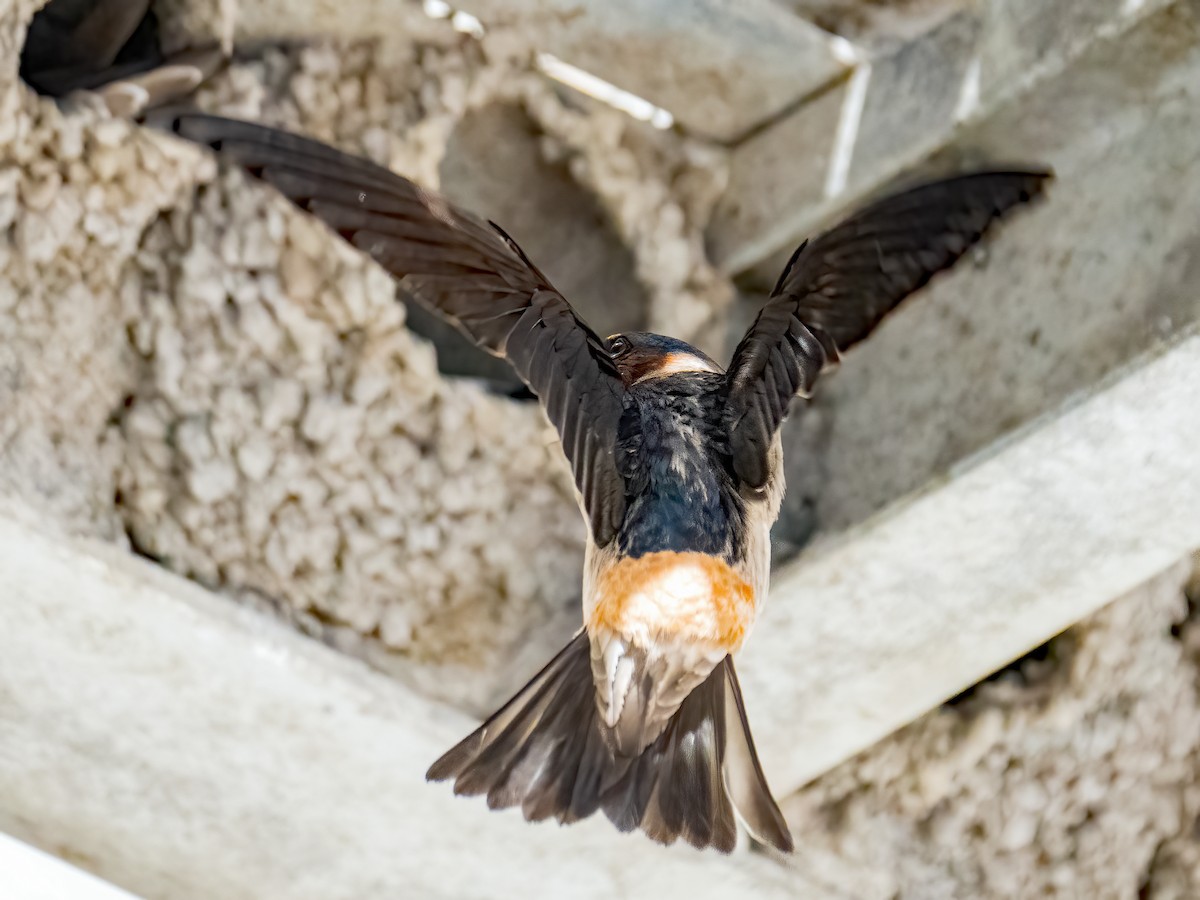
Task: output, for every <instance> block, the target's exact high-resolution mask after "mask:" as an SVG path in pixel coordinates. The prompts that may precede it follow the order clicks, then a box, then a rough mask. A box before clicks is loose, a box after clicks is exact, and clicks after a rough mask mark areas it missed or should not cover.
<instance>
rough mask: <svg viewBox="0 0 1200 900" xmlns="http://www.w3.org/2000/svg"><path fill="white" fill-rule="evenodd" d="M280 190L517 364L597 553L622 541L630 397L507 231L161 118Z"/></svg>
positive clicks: (215, 120)
mask: <svg viewBox="0 0 1200 900" xmlns="http://www.w3.org/2000/svg"><path fill="white" fill-rule="evenodd" d="M151 124H155V125H158V126H160V127H161V126H165V127H168V128H170V130H172V131H174V132H175V133H176V134H178V135H180V136H182V137H185V138H188V139H189V140H192V141H196V142H199V143H201V144H205V145H208V146H209V147H211V148H213V149H214V150H216V151H217V152H218V154H219V155H220V156H221V157H223V158H225V159H228V160H230V161H232V162H235V163H238V164H240V165H241V166H243V167H244V168H246V169H248V170H249V171H250V172H251V173H252V174H253V175H255V176H257V177H259V178H261V179H263V180H264V181H266V182H268V183H270V184H271V185H273V186H274V187H275V188H276V189H277V190H279V191H280V192H281V193H282V194H283V195H284V196H285V197H287V198H288V199H289V200H291V201H292V202H293V203H295V204H296V205H297V206H299V207H301V208H302V209H305V210H307V211H308V212H310V213H312V215H314V216H315V217H316V218H317V219H319V220H321V221H322V222H324V223H325V224H326V225H328V226H329V227H330V228H331V229H333V230H334V231H335V232H337V233H338V234H339V235H341V236H342V237H343V238H344V239H345V240H347V241H348V242H349V243H351V244H353V245H354V246H355V247H357V248H358V249H360V250H362V251H363V252H365V253H367V254H369V255H370V256H372V257H373V258H374V259H375V260H376V261H377V262H378V263H379V264H380V265H382V266H383V267H384V268H385V269H387V270H388V271H389V272H391V273H392V274H393V275H395V276H396V277H397V278H399V279H401V283H402V284H403V285H404V286H405V287H406V288H407V289H408V290H409V291H411V292H412V294H413V295H414V296H416V297H417V298H418V299H419V300H421V301H422V302H424V303H426V304H427V305H429V306H431V307H433V308H434V309H435V310H436V311H437V312H438V313H440V314H441V315H443V316H445V317H447V318H448V319H450V320H451V321H452V322H454V324H455V325H457V326H458V327H459V328H460V329H461V330H462V331H463V332H464V333H465V334H466V335H467V336H468V337H470V338H471V339H472V340H474V341H475V343H477V344H478V345H479V346H480V347H482V348H484V349H485V350H488V351H490V352H491V353H494V354H495V355H497V356H502V357H504V358H505V359H507V360H508V361H509V363H511V365H512V366H513V368H514V369H516V371H517V374H518V375H519V376H520V377H521V379H522V380H523V381H524V382H525V383H526V384H527V385H529V387H530V389H531V390H532V391H533V392H534V393H535V394H537V396H538V398H539V399H540V400H541V402H542V405H543V406H544V407H545V409H546V413H547V414H548V415H549V417H550V421H551V422H553V423H554V426H555V428H557V429H558V434H559V437H560V439H561V440H562V446H563V450H564V452H565V453H566V455H567V459H568V460H569V461H570V463H571V467H572V470H573V472H574V475H575V484H576V487H578V489H579V493H580V496H581V497H582V499H583V507H584V510H585V512H586V515H587V518H588V521H589V524H590V526H591V529H592V536H593V538H594V539H595V541H596V543H597V544H599V545H601V546H603V545H605V544H607V543H608V542H609V541H611V540H612V538H613V537H614V536H615V534H616V531H617V528H618V527H619V526H620V523H621V519H622V518H623V516H624V513H625V482H624V479H623V478H622V477H621V475H620V473H619V472H618V471H617V467H616V463H615V459H614V450H615V446H616V433H617V427H618V424H619V422H620V417H621V412H622V409H623V398H624V386H623V385H622V382H621V379H620V376H619V375H618V373H617V370H616V368H615V366H614V364H613V361H612V358H611V357H610V355H609V353H608V350H607V347H606V346H605V343H604V341H603V340H602V339H601V338H600V337H598V336H597V335H596V333H595V332H594V331H592V329H591V328H589V327H588V325H587V323H586V322H584V321H583V320H582V319H581V318H580V317H579V316H578V315H577V314H576V313H575V311H574V310H573V309H571V306H570V305H569V304H568V303H567V301H566V300H565V299H563V297H562V295H560V294H559V293H558V291H556V290H555V289H554V287H553V286H552V285H551V284H550V282H549V280H548V279H547V278H546V276H545V275H543V274H542V273H541V272H540V271H539V270H538V269H537V267H536V266H534V265H533V263H531V262H530V261H529V259H528V258H527V257H526V256H525V254H524V253H523V252H522V251H521V248H520V247H518V246H517V245H516V243H515V242H514V241H513V240H512V239H511V238H510V237H508V235H506V234H505V233H504V232H503V231H501V230H500V228H499V227H498V226H496V225H493V224H491V223H488V222H484V221H482V220H480V219H478V218H476V217H475V216H473V215H471V214H470V213H468V212H466V211H464V210H462V209H459V208H457V207H456V206H454V205H453V204H451V203H450V202H449V201H447V200H446V199H445V198H443V197H441V196H439V195H437V194H434V193H431V192H429V191H426V190H424V189H423V188H421V187H420V186H418V185H417V184H414V183H413V182H411V181H409V180H408V179H406V178H402V177H401V176H399V175H397V174H395V173H394V172H392V171H390V170H388V169H385V168H383V167H381V166H377V165H375V164H374V163H371V162H369V161H367V160H365V159H362V158H360V157H356V156H351V155H349V154H347V153H342V152H341V151H338V150H335V149H334V148H332V147H329V146H327V145H325V144H322V143H319V142H317V141H313V140H309V139H307V138H302V137H299V136H297V135H294V134H289V133H287V132H283V131H279V130H276V129H273V128H266V127H263V126H260V125H254V124H250V123H247V122H238V121H235V120H232V119H224V118H219V117H215V116H206V115H200V114H193V113H181V114H175V115H172V116H158V117H152V119H151Z"/></svg>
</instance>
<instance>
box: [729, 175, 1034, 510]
mask: <svg viewBox="0 0 1200 900" xmlns="http://www.w3.org/2000/svg"><path fill="white" fill-rule="evenodd" d="M1049 177H1050V176H1049V174H1047V173H1045V172H976V173H972V174H969V175H961V176H959V177H956V178H949V179H946V180H944V181H935V182H932V183H929V184H924V185H921V186H919V187H915V188H912V189H910V190H908V191H905V192H903V193H899V194H895V195H893V196H891V197H888V198H886V199H884V200H881V201H879V202H877V203H875V204H873V205H871V206H868V207H867V208H865V209H864V210H862V211H861V212H859V213H857V214H856V215H854V216H852V217H851V218H849V219H847V220H846V221H845V222H843V223H842V224H840V225H838V226H836V227H835V228H833V229H832V230H830V231H827V232H826V233H825V234H823V235H821V236H820V237H818V238H817V239H816V240H813V241H811V242H807V243H805V244H802V245H801V246H800V247H799V248H798V249H797V250H796V252H795V253H794V254H793V255H792V258H791V259H790V260H789V261H788V264H787V266H786V267H785V268H784V270H783V274H781V275H780V276H779V282H778V283H777V284H776V285H775V290H774V291H773V292H772V294H771V297H770V299H768V300H767V303H766V305H765V306H764V307H763V309H762V311H761V312H760V313H759V315H758V318H757V319H755V321H754V324H753V325H751V326H750V329H749V330H748V331H747V332H746V334H745V336H744V337H743V338H742V340H741V342H740V343H739V344H738V346H737V349H736V350H735V351H734V354H733V361H732V362H731V363H730V365H729V370H728V372H727V374H726V378H725V392H726V401H725V402H726V406H725V417H726V426H727V428H728V433H729V440H730V449H731V451H732V455H733V467H734V472H735V473H736V474H737V476H738V478H739V480H740V481H741V482H742V483H743V484H744V485H746V486H748V487H751V488H760V487H762V486H763V485H764V484H765V483H766V480H767V477H768V474H769V467H768V454H769V451H770V447H771V443H772V441H773V440H774V437H775V432H776V431H777V430H778V429H779V426H780V424H781V423H782V421H783V418H784V416H785V415H786V414H787V409H788V404H789V403H791V400H792V398H793V397H794V396H796V394H798V393H799V394H801V395H808V394H809V393H810V392H811V391H812V387H813V385H814V384H815V383H816V380H817V376H818V375H819V374H820V373H821V371H822V370H823V369H824V368H825V367H826V366H827V365H829V364H831V363H833V362H836V360H837V357H838V352H839V351H841V350H845V349H846V348H847V347H849V346H851V345H852V344H854V343H857V342H858V341H860V340H862V339H863V338H865V337H866V336H867V335H868V334H869V333H870V332H871V330H872V329H873V328H874V327H875V325H877V324H878V322H879V320H880V319H881V318H883V316H884V315H885V314H887V313H888V312H889V311H891V310H892V309H894V308H895V307H896V305H897V304H899V303H900V301H902V300H903V299H904V298H905V297H907V296H908V295H909V294H911V293H912V292H913V291H915V290H917V289H918V288H920V287H921V286H922V285H924V284H925V283H926V282H927V281H928V280H929V279H930V278H932V277H933V276H934V275H935V274H936V273H937V272H939V271H941V270H942V269H945V268H947V267H949V266H951V265H953V263H954V262H955V261H956V260H957V259H958V258H959V257H960V256H962V254H963V253H964V252H966V250H967V248H969V247H970V246H971V245H972V244H974V243H975V242H976V241H978V240H979V239H980V238H981V237H982V236H983V233H984V231H985V230H987V228H988V226H989V225H991V224H992V222H994V221H995V220H996V219H997V218H999V217H1000V216H1001V215H1003V214H1004V213H1005V212H1006V211H1007V210H1008V209H1010V208H1011V207H1013V206H1016V205H1018V204H1020V203H1023V202H1025V201H1027V200H1029V199H1031V198H1032V197H1034V196H1035V195H1037V194H1038V193H1040V192H1041V190H1042V187H1043V185H1044V183H1045V181H1046V179H1047V178H1049Z"/></svg>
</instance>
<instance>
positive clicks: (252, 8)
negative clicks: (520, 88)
mask: <svg viewBox="0 0 1200 900" xmlns="http://www.w3.org/2000/svg"><path fill="white" fill-rule="evenodd" d="M448 6H449V7H453V8H459V9H462V10H465V11H467V12H470V13H472V14H473V15H475V16H476V17H478V19H479V20H480V21H481V22H482V23H483V25H484V26H485V27H493V26H512V27H514V28H516V29H518V33H519V34H520V38H521V40H522V41H524V42H526V43H527V44H528V45H529V46H530V47H532V48H533V49H535V50H537V51H539V52H544V53H550V54H552V55H554V56H556V57H558V58H559V59H561V60H563V61H564V62H567V63H569V64H571V65H573V66H576V67H578V68H580V69H583V70H584V71H586V72H588V73H590V74H592V75H596V76H598V77H600V78H601V79H603V80H605V81H607V82H609V83H611V84H613V85H615V86H617V87H619V88H621V89H622V90H625V91H628V92H630V93H632V94H635V95H636V96H638V97H642V98H644V99H646V100H649V101H650V102H651V103H653V104H655V105H657V106H659V107H662V108H664V109H666V110H668V111H669V112H670V113H671V114H672V115H673V116H674V117H675V120H676V121H677V122H678V123H680V124H681V125H683V126H684V127H685V128H687V129H689V130H690V131H692V132H694V133H696V134H699V135H704V136H707V137H712V138H715V139H717V140H721V141H732V140H735V139H737V138H739V137H741V136H742V135H744V134H745V133H746V132H748V131H749V130H751V129H752V128H755V127H756V126H758V125H760V124H761V123H763V122H764V121H766V120H768V119H770V118H771V117H773V116H775V115H778V114H780V113H782V112H783V111H784V110H786V109H788V108H789V107H791V106H793V105H795V104H796V103H798V102H800V101H801V100H803V98H804V97H805V96H807V95H808V94H810V93H812V92H813V91H815V90H817V89H818V88H819V87H821V86H822V85H824V84H826V83H827V82H829V81H830V80H831V79H834V78H837V77H839V76H840V75H841V74H842V73H844V71H845V67H846V66H845V63H843V62H841V61H839V60H838V59H837V58H836V56H835V54H834V49H833V48H834V46H835V42H834V41H832V40H831V36H830V35H828V34H826V33H825V32H823V31H822V30H821V29H819V28H817V27H815V26H814V25H811V24H810V23H808V22H806V21H804V20H803V19H801V18H800V17H798V16H795V15H793V14H792V13H790V12H788V11H787V10H784V9H782V8H780V7H778V6H777V5H776V4H774V3H773V2H771V0H687V2H683V0H462V2H455V3H451V4H448ZM419 8H420V6H419V4H417V3H412V2H408V0H404V2H401V0H366V2H360V3H354V4H349V5H347V4H345V3H338V2H334V0H299V2H296V0H243V3H242V11H241V14H240V18H239V21H238V34H239V36H240V37H241V38H243V39H255V38H260V37H271V38H274V39H278V38H280V37H283V36H289V35H290V36H295V37H302V36H312V35H318V34H319V35H328V34H336V35H340V36H343V37H347V38H361V37H371V38H374V37H378V36H379V34H380V22H394V23H395V27H396V28H397V29H400V27H401V23H402V22H403V24H404V30H403V31H400V30H397V31H395V32H393V33H404V34H409V35H412V34H416V35H419V34H422V33H426V32H427V31H428V29H429V26H430V25H431V24H434V23H431V22H428V21H426V22H425V23H419V22H415V21H413V18H414V16H413V11H414V10H417V11H418V12H419ZM401 17H403V18H401ZM437 24H438V25H439V26H441V23H437ZM389 27H390V26H389ZM442 30H443V31H444V26H443V27H442Z"/></svg>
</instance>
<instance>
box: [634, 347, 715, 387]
mask: <svg viewBox="0 0 1200 900" xmlns="http://www.w3.org/2000/svg"><path fill="white" fill-rule="evenodd" d="M681 372H712V373H714V374H717V375H720V374H721V369H720V367H719V366H717V365H716V364H715V363H713V362H712V361H711V360H707V359H705V358H704V357H703V356H699V355H697V354H695V353H688V352H687V351H686V350H673V351H671V352H670V353H668V354H667V355H666V356H664V357H663V358H662V360H661V361H660V362H659V364H658V365H657V366H656V367H655V368H653V369H651V370H650V371H649V372H647V373H646V374H645V375H643V376H642V377H641V378H639V379H638V381H639V382H642V381H645V380H646V379H648V378H662V377H664V376H666V375H678V374H680V373H681Z"/></svg>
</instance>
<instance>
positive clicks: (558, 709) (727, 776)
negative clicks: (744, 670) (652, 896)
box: [427, 631, 792, 852]
mask: <svg viewBox="0 0 1200 900" xmlns="http://www.w3.org/2000/svg"><path fill="white" fill-rule="evenodd" d="M593 684H594V683H593V680H592V672H591V663H590V648H589V643H588V637H587V634H586V632H582V631H581V632H580V633H579V634H577V635H576V636H575V638H574V639H572V641H571V642H570V643H569V644H567V646H566V647H565V648H563V650H562V651H561V652H560V653H559V654H558V655H557V656H556V657H554V659H552V660H551V661H550V662H549V663H548V664H547V665H546V667H545V668H543V669H542V671H540V672H539V673H538V674H537V675H535V676H534V677H533V679H532V680H531V681H530V682H529V683H528V684H527V685H526V686H525V687H524V688H522V689H521V690H520V691H519V692H518V693H517V694H516V696H515V697H513V699H512V700H510V701H509V702H508V703H506V704H505V705H504V706H503V707H502V708H501V709H500V710H499V711H498V712H497V713H496V714H495V715H493V716H492V717H491V718H490V719H488V720H487V721H486V722H485V723H484V724H483V725H482V726H480V728H479V729H478V730H476V731H475V732H474V733H472V734H471V735H469V736H468V737H466V738H465V739H464V740H462V741H461V742H460V743H459V744H457V745H456V746H455V747H453V748H452V749H451V750H449V751H448V752H447V753H446V754H445V755H444V756H442V758H441V759H439V760H438V761H437V762H435V763H434V764H433V766H431V767H430V769H429V773H428V775H427V777H428V778H429V779H430V780H431V781H443V780H448V779H453V780H454V790H455V793H458V794H472V795H478V794H484V795H486V796H487V801H488V805H489V806H490V807H492V808H494V809H499V808H505V807H511V806H520V807H521V811H522V812H523V813H524V815H525V818H527V819H529V820H530V821H541V820H544V819H549V818H556V819H557V820H558V821H559V822H561V823H563V824H567V823H570V822H575V821H578V820H580V819H584V818H587V817H588V816H590V815H592V814H593V813H595V812H596V811H598V810H601V809H602V810H603V811H604V813H605V815H606V816H607V817H608V818H609V819H610V820H611V821H612V822H613V824H614V825H616V827H617V828H619V829H620V830H621V831H632V830H633V829H635V828H641V829H642V830H643V831H644V832H645V833H646V834H647V835H649V836H650V837H651V838H653V839H654V840H656V841H659V842H660V843H663V844H671V843H674V842H675V841H676V840H678V839H679V838H683V839H684V840H685V841H687V842H688V843H690V844H692V845H693V846H696V847H715V848H717V849H718V850H721V851H723V852H729V851H730V850H732V849H733V847H734V846H735V844H736V843H737V825H736V822H735V811H736V813H738V814H740V815H741V817H742V818H743V819H744V820H745V821H746V824H747V827H748V828H749V830H750V832H751V833H752V834H753V835H754V836H755V837H756V838H759V839H760V840H762V841H764V842H765V843H768V844H771V845H772V846H775V847H777V848H779V849H780V850H791V849H792V839H791V835H790V834H789V833H788V830H787V825H786V823H784V820H783V816H782V815H781V814H780V812H779V807H778V806H776V804H775V801H774V799H773V798H772V797H771V793H770V790H769V789H768V787H767V784H766V781H765V779H764V778H763V774H762V768H761V766H759V764H758V759H757V756H756V755H755V752H754V742H753V740H752V739H751V737H750V732H749V729H748V726H747V723H746V716H745V707H744V704H743V703H742V699H741V692H740V690H739V688H738V685H737V675H736V674H735V673H734V670H733V662H732V660H730V659H729V658H726V659H725V660H724V661H723V662H722V663H721V664H720V665H718V666H717V668H716V669H714V670H713V672H712V674H711V675H710V676H709V677H708V679H707V680H706V681H704V682H703V683H702V684H701V685H700V686H699V687H697V688H696V689H695V690H694V691H692V693H691V694H689V695H688V697H687V698H686V699H685V700H684V702H683V704H682V705H681V706H680V708H679V710H678V712H676V714H675V715H674V716H673V717H672V718H671V720H670V722H668V724H667V726H666V728H665V729H663V731H662V733H661V734H660V735H659V736H658V737H657V738H656V739H655V740H654V741H653V742H652V743H651V744H650V745H649V746H648V747H646V748H645V749H643V750H642V751H641V752H640V753H639V754H637V755H636V756H626V755H622V754H620V753H619V752H617V751H616V749H615V748H616V741H615V740H614V738H613V736H612V735H611V734H609V733H608V728H607V726H606V725H604V723H603V722H602V720H601V719H600V716H599V712H598V710H597V707H596V702H595V694H594V692H595V688H594V686H593Z"/></svg>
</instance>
